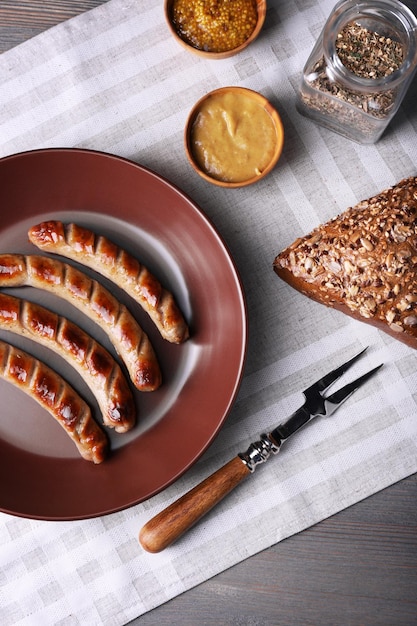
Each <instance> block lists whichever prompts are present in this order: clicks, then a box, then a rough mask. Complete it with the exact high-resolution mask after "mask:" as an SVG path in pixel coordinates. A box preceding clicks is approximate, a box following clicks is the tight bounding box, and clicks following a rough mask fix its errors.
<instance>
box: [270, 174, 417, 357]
mask: <svg viewBox="0 0 417 626" xmlns="http://www.w3.org/2000/svg"><path fill="white" fill-rule="evenodd" d="M274 270H275V272H276V273H277V274H278V276H280V277H281V278H282V279H283V280H284V281H286V282H287V283H288V284H289V285H291V286H292V287H294V288H295V289H297V290H299V291H300V292H302V293H303V294H305V295H306V296H308V297H310V298H312V299H313V300H316V301H317V302H320V303H322V304H325V305H327V306H329V307H333V308H335V309H338V310H340V311H342V312H343V313H346V314H348V315H350V316H352V317H354V318H356V319H359V320H361V321H364V322H367V323H369V324H372V325H374V326H376V327H378V328H379V329H380V330H383V331H385V332H387V333H389V334H390V335H393V336H394V337H396V338H397V339H400V340H401V341H404V343H406V344H407V345H409V346H411V347H413V348H417V177H410V178H406V179H404V180H402V181H401V182H399V183H398V184H397V185H395V186H394V187H391V188H389V189H386V190H384V191H382V192H381V193H379V194H378V195H376V196H374V197H373V198H370V199H369V200H364V201H362V202H360V203H359V204H357V205H355V206H354V207H351V208H349V209H347V211H345V212H344V213H342V214H341V215H339V216H337V217H335V218H334V219H332V220H330V221H329V222H327V223H326V224H323V225H321V226H319V227H318V228H316V229H315V230H313V231H312V232H311V233H310V234H309V235H306V236H305V237H302V238H300V239H297V240H296V241H295V242H294V243H293V244H292V245H291V246H289V247H288V248H287V249H285V250H284V251H283V252H281V253H280V254H279V255H278V256H277V257H276V258H275V261H274Z"/></svg>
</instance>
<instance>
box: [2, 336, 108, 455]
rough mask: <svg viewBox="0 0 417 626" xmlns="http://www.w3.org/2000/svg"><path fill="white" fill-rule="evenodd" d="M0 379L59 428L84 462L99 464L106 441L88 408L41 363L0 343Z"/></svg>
mask: <svg viewBox="0 0 417 626" xmlns="http://www.w3.org/2000/svg"><path fill="white" fill-rule="evenodd" d="M0 377H1V378H3V379H4V380H6V381H7V382H9V383H11V384H13V385H14V386H16V387H18V388H19V389H21V390H22V391H24V392H25V393H26V394H27V395H29V396H30V397H31V398H33V399H34V400H36V401H37V402H38V403H39V404H40V405H41V406H42V407H43V408H44V409H46V410H47V411H48V412H49V413H50V414H51V415H52V417H54V418H55V419H56V421H57V422H58V423H59V424H60V425H61V426H62V428H63V429H64V430H65V432H66V433H67V434H68V435H69V436H70V437H71V439H72V440H73V442H74V443H75V445H76V446H77V448H78V451H79V452H80V454H81V456H82V457H83V458H84V459H86V460H87V461H92V462H93V463H96V464H97V463H101V462H102V461H104V459H105V458H106V454H107V449H108V441H107V437H106V435H105V433H104V432H103V431H102V430H101V428H100V427H99V426H98V424H96V422H95V421H94V419H93V417H92V415H91V411H90V407H89V406H88V405H87V404H86V403H85V402H84V400H83V399H82V398H80V396H79V395H78V393H77V392H76V391H75V390H74V389H73V388H72V387H71V386H70V385H69V384H68V383H67V382H65V381H64V379H63V378H61V376H59V374H57V373H56V372H54V371H53V370H51V369H50V368H49V367H48V366H47V365H45V363H42V362H41V361H39V360H38V359H36V358H35V357H33V356H31V355H29V354H27V353H26V352H24V351H23V350H19V349H17V348H15V347H14V346H11V345H10V344H8V343H5V342H4V341H0Z"/></svg>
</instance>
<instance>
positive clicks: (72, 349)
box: [0, 293, 136, 433]
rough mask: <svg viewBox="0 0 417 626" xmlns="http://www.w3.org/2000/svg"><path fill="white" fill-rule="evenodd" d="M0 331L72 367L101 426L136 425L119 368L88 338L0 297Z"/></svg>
mask: <svg viewBox="0 0 417 626" xmlns="http://www.w3.org/2000/svg"><path fill="white" fill-rule="evenodd" d="M0 328H2V329H4V330H7V331H10V332H12V333H15V334H18V335H23V336H26V337H29V338H30V339H33V340H35V341H36V342H38V343H40V344H42V345H44V346H46V347H47V348H49V349H51V350H53V351H54V352H56V353H57V354H59V355H60V356H62V357H63V358H65V359H66V361H67V362H68V363H69V364H70V365H72V366H73V367H74V368H75V369H76V370H77V371H78V372H79V374H80V375H81V376H82V378H83V379H84V380H85V382H86V383H87V385H88V386H89V387H90V389H91V391H92V392H93V394H94V395H95V397H96V399H97V402H98V405H99V407H100V410H101V412H102V417H103V422H104V424H105V425H106V426H109V427H110V428H114V429H115V430H116V432H121V433H123V432H126V431H127V430H130V428H132V426H133V425H134V423H135V417H136V415H135V405H134V400H133V395H132V392H131V390H130V388H129V385H128V383H127V380H126V378H125V377H124V375H123V373H122V371H121V369H120V367H119V365H118V364H117V363H116V361H115V360H114V359H113V357H112V356H111V355H110V354H109V352H107V350H105V349H104V348H103V347H102V346H101V345H100V344H99V343H97V341H95V340H94V339H93V338H92V337H90V335H88V334H87V333H86V332H84V331H83V330H82V329H81V328H80V327H79V326H77V325H76V324H74V323H73V322H70V321H69V320H67V319H66V318H65V317H61V316H60V315H57V314H56V313H53V312H52V311H50V310H49V309H45V308H44V307H42V306H40V305H38V304H34V303H33V302H29V301H27V300H21V299H19V298H15V297H14V296H10V295H8V294H4V293H0Z"/></svg>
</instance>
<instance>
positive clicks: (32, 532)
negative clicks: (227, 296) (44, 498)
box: [0, 0, 417, 626]
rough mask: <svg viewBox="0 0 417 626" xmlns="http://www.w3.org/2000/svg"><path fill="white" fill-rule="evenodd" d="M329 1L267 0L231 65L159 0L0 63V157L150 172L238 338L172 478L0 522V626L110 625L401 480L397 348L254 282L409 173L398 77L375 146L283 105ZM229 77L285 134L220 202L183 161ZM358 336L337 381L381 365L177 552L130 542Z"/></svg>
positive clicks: (55, 32)
mask: <svg viewBox="0 0 417 626" xmlns="http://www.w3.org/2000/svg"><path fill="white" fill-rule="evenodd" d="M332 7H333V0H321V1H314V0H310V2H307V3H304V2H289V3H282V2H278V1H277V0H269V1H268V13H267V19H266V23H265V27H264V30H263V32H262V34H261V36H260V38H259V39H258V40H257V41H256V42H255V43H254V44H253V45H252V46H251V47H250V48H249V49H248V50H247V51H246V52H244V53H242V54H240V55H238V56H236V57H234V58H231V59H226V60H224V61H221V62H209V61H206V60H203V59H201V58H198V57H196V56H194V55H191V54H189V53H187V52H186V51H185V50H183V49H182V48H180V47H179V46H178V44H177V43H176V42H175V41H173V39H172V38H171V36H170V34H169V32H168V29H167V27H166V25H165V22H164V15H163V10H162V3H161V2H160V0H148V1H147V2H144V0H139V1H138V0H110V1H109V2H108V3H106V4H104V5H102V6H100V7H98V8H96V9H94V10H92V11H90V12H88V13H85V14H83V15H81V16H78V17H76V18H74V19H72V20H70V21H68V22H65V23H63V24H61V25H59V26H57V27H54V28H52V29H50V30H49V31H47V32H45V33H43V34H41V35H40V36H38V37H36V38H34V39H32V40H30V41H28V42H26V43H24V44H22V45H20V46H17V47H16V48H14V49H12V50H10V51H8V52H6V53H4V54H3V55H2V56H1V57H0V84H1V90H0V118H1V122H0V125H1V126H0V128H1V134H0V156H7V155H10V154H13V153H17V152H20V151H26V150H32V149H37V148H48V147H63V146H64V147H78V148H91V149H94V150H101V151H105V152H110V153H114V154H117V155H120V156H122V157H127V158H129V159H132V160H134V161H136V162H138V163H140V164H142V165H144V166H147V167H149V168H151V169H153V170H155V171H156V172H158V173H159V174H161V175H163V176H164V177H167V178H168V179H169V180H171V181H172V182H173V183H175V184H176V185H178V186H179V187H180V188H182V189H183V190H184V191H185V192H186V193H187V194H189V195H190V196H191V197H192V198H193V199H194V200H195V202H197V204H199V206H200V207H201V208H202V209H203V211H204V212H205V213H206V214H207V216H208V217H209V218H210V220H212V222H213V223H214V224H215V225H216V227H217V228H218V230H219V232H220V233H221V235H222V237H223V238H224V240H225V241H226V243H227V245H228V246H229V248H230V251H231V253H232V255H233V257H234V259H235V261H236V264H237V267H238V269H239V272H240V274H241V277H242V282H243V285H244V289H245V293H246V296H247V302H248V313H249V328H250V335H249V347H248V358H247V363H246V370H245V376H244V379H243V382H242V385H241V389H240V392H239V395H238V398H237V401H236V403H235V406H234V407H233V410H232V411H231V414H230V416H229V418H228V419H227V421H226V424H225V426H224V427H223V429H222V430H221V432H220V434H219V436H218V437H217V439H216V440H215V442H214V443H213V445H212V446H211V447H210V448H209V450H208V451H207V452H206V453H205V454H204V456H203V457H202V458H201V459H200V461H199V462H198V463H197V464H196V465H195V466H194V467H193V468H192V469H191V470H190V471H189V472H188V473H187V474H186V475H184V476H183V477H182V478H181V479H179V480H178V481H177V482H176V483H175V484H174V485H172V486H171V487H169V488H168V489H166V490H165V491H164V492H162V493H160V494H159V495H156V496H154V497H153V498H152V499H150V500H149V501H147V502H145V503H143V504H139V505H137V506H133V507H131V508H129V509H127V510H124V511H122V512H119V513H114V514H111V515H108V516H103V517H100V518H97V519H90V520H84V521H75V522H47V521H37V520H29V519H22V518H18V517H14V516H11V515H7V514H1V515H0V562H1V566H2V567H1V570H0V621H1V624H2V626H9V625H12V624H13V625H14V626H16V625H20V624H21V625H25V626H28V625H32V624H60V625H64V624H65V625H70V624H71V625H72V624H89V625H93V624H106V625H120V624H125V623H127V622H128V621H130V620H132V619H133V618H136V617H138V616H140V615H142V614H144V613H145V612H147V611H149V610H151V609H152V608H154V607H156V606H158V605H160V604H162V603H164V602H165V601H167V600H169V599H170V598H172V597H174V596H176V595H178V594H180V593H182V592H184V591H186V590H187V589H190V588H191V587H193V586H195V585H197V584H199V583H201V582H202V581H204V580H207V579H208V578H210V577H212V576H214V575H215V574H217V573H219V572H221V571H223V570H225V569H226V568H228V567H230V566H232V565H233V564H235V563H237V562H239V561H241V560H243V559H245V558H247V557H249V556H251V555H253V554H255V553H256V552H258V551H260V550H263V549H264V548H267V547H268V546H271V545H273V544H274V543H276V542H278V541H280V540H282V539H284V538H285V537H288V536H290V535H292V534H294V533H297V532H299V531H302V530H303V529H305V528H307V527H309V526H311V525H313V524H315V523H317V522H319V521H320V520H323V519H324V518H326V517H328V516H330V515H332V514H334V513H336V512H338V511H340V510H342V509H344V508H345V507H348V506H350V505H352V504H354V503H355V502H358V501H360V500H361V499H363V498H366V497H367V496H369V495H371V494H373V493H375V492H377V491H378V490H381V489H383V488H385V487H387V486H388V485H390V484H392V483H394V482H396V481H398V480H400V479H402V478H404V477H406V476H409V475H410V474H412V473H414V472H415V471H416V470H417V455H416V442H417V421H416V419H415V415H416V398H417V382H416V380H417V379H416V372H417V360H416V357H415V353H414V352H413V350H411V349H410V348H408V347H406V346H405V345H404V344H401V343H400V342H398V341H395V340H394V339H391V338H389V337H388V336H386V335H384V334H382V333H380V332H379V331H377V330H376V329H374V328H371V327H369V326H367V325H365V324H361V323H359V322H355V321H353V320H351V319H348V318H347V317H346V316H343V315H342V314H340V313H337V312H335V311H331V310H329V309H326V308H324V307H322V306H320V305H318V304H315V303H313V302H312V301H310V300H308V299H307V298H304V297H303V296H301V295H300V294H298V293H296V292H294V291H293V290H292V289H291V288H290V287H288V286H287V285H285V284H284V283H283V282H282V281H280V280H279V279H278V278H277V277H276V276H275V275H274V273H273V271H272V262H273V259H274V257H275V255H276V254H277V253H278V252H279V251H280V250H282V249H283V248H284V247H285V246H286V245H288V244H289V243H291V241H293V240H294V239H295V238H296V237H297V236H299V235H302V234H305V233H306V232H308V231H309V230H311V229H312V228H313V227H314V226H316V225H317V224H319V223H321V222H323V221H326V220H327V219H329V218H330V217H332V216H334V215H336V214H337V213H339V212H341V211H343V210H344V209H345V208H347V207H348V206H351V205H352V204H354V203H356V202H357V201H359V200H361V199H363V198H366V197H369V196H371V195H373V194H375V193H377V192H378V191H381V190H382V189H384V188H386V187H388V186H389V185H392V184H394V183H396V182H397V181H399V180H400V179H401V178H404V177H406V176H410V175H415V174H416V173H417V172H416V163H417V110H416V108H415V101H416V95H417V91H416V82H414V84H413V86H412V88H411V92H410V93H409V96H408V97H407V99H406V100H405V102H404V104H403V106H402V107H401V110H400V111H399V113H398V115H397V116H396V119H395V121H394V122H393V123H392V125H391V127H390V130H389V132H387V133H386V135H385V136H384V137H383V138H382V140H381V141H380V142H379V143H378V144H377V145H375V146H359V145H356V144H353V143H351V142H349V141H347V140H345V139H343V138H341V137H339V136H337V135H335V134H333V133H331V132H328V131H325V130H323V129H320V128H319V127H317V126H316V125H315V124H313V123H312V122H311V121H309V120H306V119H304V118H302V117H301V116H300V115H299V114H298V113H297V112H296V110H295V108H294V100H295V89H296V86H297V82H298V80H299V77H300V74H301V70H302V67H303V64H304V62H305V60H306V58H307V56H308V54H309V52H310V50H311V48H312V46H313V44H314V42H315V39H316V38H317V36H318V34H319V32H320V30H321V28H322V26H323V24H324V21H325V19H326V17H327V15H328V14H329V12H330V10H331V9H332ZM230 84H234V85H242V86H245V87H249V88H251V89H254V90H257V91H260V92H261V93H263V94H264V95H265V96H266V97H268V98H269V99H270V100H271V101H272V103H273V104H274V105H275V106H276V107H277V108H278V110H279V112H280V113H281V115H282V119H283V122H284V128H285V133H286V143H285V149H284V153H283V156H282V158H281V161H280V163H279V165H278V167H277V168H276V169H275V170H274V172H273V173H272V174H271V175H270V176H268V177H267V178H266V179H265V180H264V181H262V182H261V183H259V184H257V185H254V186H253V187H250V188H246V189H240V190H233V191H228V190H224V189H221V188H214V187H212V186H209V185H208V184H207V183H205V182H204V181H203V180H201V179H199V177H198V176H197V175H195V174H193V172H192V171H191V169H190V167H189V165H188V162H187V160H186V157H185V154H184V150H183V127H184V123H185V120H186V117H187V114H188V112H189V110H190V109H191V107H192V105H193V104H194V102H195V101H196V100H197V99H199V98H200V97H201V96H202V95H203V94H204V93H205V92H207V91H210V90H212V89H215V88H217V87H220V86H224V85H230ZM2 210H6V209H5V208H4V207H3V208H2ZM366 345H369V346H370V349H369V350H368V352H367V353H366V355H365V357H364V358H363V360H361V362H360V364H358V365H357V366H355V370H354V371H353V372H352V376H353V375H359V374H360V373H362V372H363V371H365V370H367V369H370V368H371V367H373V366H376V365H378V364H379V363H380V362H384V363H385V367H384V368H383V370H381V372H380V373H379V374H378V376H377V377H375V378H374V379H373V380H372V381H371V382H370V383H368V384H367V386H366V389H361V390H360V391H358V392H357V393H356V394H355V396H354V397H352V398H351V399H350V400H349V402H348V404H346V405H345V406H344V407H343V408H342V409H340V411H339V412H338V413H337V417H336V416H335V417H334V418H332V419H330V420H321V421H317V422H316V423H315V424H314V425H313V426H311V427H309V428H307V429H306V430H305V431H303V433H302V435H301V434H300V435H299V436H298V438H296V439H294V441H293V442H291V445H288V448H286V450H285V452H284V451H283V452H282V453H281V455H280V456H279V457H278V458H276V459H274V460H271V461H269V463H268V464H267V465H266V466H265V467H263V468H261V469H259V470H258V471H257V473H256V474H255V475H254V476H252V477H251V478H249V479H248V480H247V481H246V482H245V483H243V484H242V485H241V486H240V488H239V490H238V492H236V493H235V494H232V495H231V496H230V497H229V498H227V499H226V500H225V501H223V503H222V504H220V505H219V506H218V508H217V509H216V510H215V511H214V512H212V513H211V514H210V515H209V516H207V517H206V518H205V519H204V520H203V521H202V522H201V523H200V524H199V525H198V526H196V527H195V528H194V529H193V530H192V531H191V532H190V533H189V534H188V535H187V536H186V537H184V538H183V539H182V540H181V541H179V542H178V543H177V544H175V545H174V546H172V547H171V548H169V549H167V550H166V551H164V552H162V553H160V554H156V555H150V554H148V553H145V552H144V551H143V549H142V548H141V547H140V545H139V544H138V541H137V534H138V531H139V529H140V527H141V526H142V525H143V524H144V523H145V522H146V521H147V520H148V519H150V517H152V516H153V515H154V514H156V513H157V512H159V511H160V510H161V509H162V508H163V507H165V506H166V505H168V504H169V503H170V502H172V501H173V500H174V499H176V498H177V497H178V496H179V495H182V494H183V493H184V492H185V491H186V490H188V489H189V488H191V487H192V486H194V485H195V484H196V483H198V482H199V481H200V480H202V479H203V478H204V477H206V476H207V475H208V474H209V473H211V472H212V471H214V470H216V469H217V468H218V467H220V466H221V465H222V464H223V463H225V462H226V461H228V460H229V459H231V458H232V457H233V456H234V455H235V454H236V453H237V452H239V451H244V450H246V448H247V446H248V445H249V443H250V442H252V441H254V440H256V439H257V438H258V436H259V434H260V433H261V432H264V431H266V430H268V429H270V428H271V427H273V426H274V425H275V424H276V423H277V422H278V421H279V420H280V419H282V418H283V417H285V416H287V415H289V414H290V413H291V412H292V411H293V410H294V409H295V408H297V407H298V406H299V404H300V403H301V401H302V397H301V394H300V392H301V390H302V389H303V388H304V387H306V386H307V384H309V383H311V382H313V381H314V380H315V379H316V378H317V372H320V373H324V372H325V371H327V370H329V369H332V368H333V367H335V366H336V365H338V364H340V363H342V362H343V361H344V360H346V359H347V358H349V357H350V356H352V355H353V354H355V353H356V352H358V351H359V350H360V349H361V348H362V347H364V346H366ZM225 349H227V346H226V347H225ZM11 471H12V469H11ZM2 480H4V477H3V478H2Z"/></svg>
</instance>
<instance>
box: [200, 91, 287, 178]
mask: <svg viewBox="0 0 417 626" xmlns="http://www.w3.org/2000/svg"><path fill="white" fill-rule="evenodd" d="M276 146H277V132H276V129H275V126H274V123H273V121H272V118H271V116H270V115H269V113H268V111H266V110H265V109H264V107H263V106H262V105H261V104H259V103H258V102H257V101H256V100H254V99H252V98H251V97H250V96H247V95H242V94H241V93H230V92H227V93H219V94H213V95H211V96H210V97H209V98H207V99H206V100H204V101H203V102H202V104H201V107H200V108H199V110H198V113H197V115H196V117H195V120H194V123H193V126H192V130H191V149H192V152H193V156H194V159H195V160H196V162H197V163H198V165H199V167H200V168H201V169H202V170H203V171H205V172H206V173H207V174H209V175H210V176H211V177H213V178H215V179H217V180H221V181H225V182H233V183H235V182H236V183H238V182H243V181H246V180H249V179H252V178H255V177H256V176H260V175H261V174H262V172H263V171H264V169H265V168H266V167H267V166H268V165H269V164H270V162H271V160H272V157H273V156H274V153H275V149H276Z"/></svg>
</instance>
